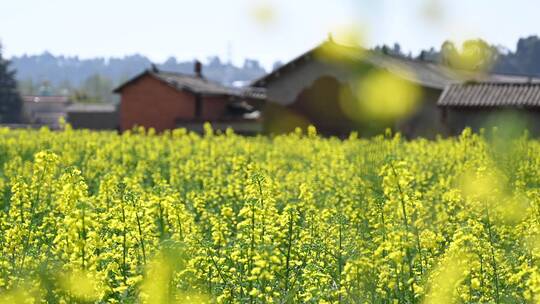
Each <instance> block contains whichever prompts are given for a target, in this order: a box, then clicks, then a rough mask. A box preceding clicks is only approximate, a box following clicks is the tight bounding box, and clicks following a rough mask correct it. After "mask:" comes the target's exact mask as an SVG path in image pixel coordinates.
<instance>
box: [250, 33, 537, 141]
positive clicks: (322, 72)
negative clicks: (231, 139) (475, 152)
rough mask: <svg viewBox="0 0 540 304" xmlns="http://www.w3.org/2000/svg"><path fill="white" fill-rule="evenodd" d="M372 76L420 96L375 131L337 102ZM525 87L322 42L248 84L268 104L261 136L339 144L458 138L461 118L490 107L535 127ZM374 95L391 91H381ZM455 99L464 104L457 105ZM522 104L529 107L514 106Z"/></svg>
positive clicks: (529, 89) (512, 79) (530, 91)
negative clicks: (312, 136)
mask: <svg viewBox="0 0 540 304" xmlns="http://www.w3.org/2000/svg"><path fill="white" fill-rule="evenodd" d="M377 71H383V72H384V73H388V74H391V75H393V77H397V78H399V79H402V80H403V82H405V83H410V84H411V85H413V86H415V87H417V88H419V89H420V90H421V94H420V96H421V100H420V101H419V103H418V107H416V108H415V110H414V111H413V112H412V113H410V114H409V115H408V116H406V117H403V118H401V119H399V120H395V121H392V122H388V121H386V122H384V123H382V124H380V123H378V122H376V121H371V120H369V119H367V120H364V121H358V120H355V119H354V118H351V113H350V107H348V106H347V105H345V106H344V103H346V102H348V101H347V100H345V99H346V98H345V97H344V96H349V95H353V94H355V93H357V92H358V91H359V83H361V82H362V80H364V79H366V77H368V76H369V75H372V73H374V72H377ZM531 81H532V80H531V79H530V78H529V77H524V76H513V75H496V74H478V73H472V72H467V71H462V70H455V69H451V68H449V67H446V66H442V65H440V64H437V63H433V62H427V61H422V60H415V59H408V58H402V57H397V56H392V55H387V54H384V53H381V52H374V51H368V50H364V49H361V48H357V47H348V46H342V45H338V44H336V43H335V42H334V41H333V40H331V39H329V40H328V41H326V42H324V43H322V44H321V45H319V46H317V47H315V48H314V49H312V50H309V51H308V52H306V53H304V54H302V55H300V56H299V57H297V58H295V59H294V60H292V61H290V62H288V63H286V64H284V65H282V66H280V67H278V68H277V69H275V70H274V71H273V72H271V73H269V74H267V75H266V76H264V77H262V78H260V79H258V80H256V81H254V82H253V83H252V86H254V87H260V88H264V89H266V95H267V100H268V102H267V103H266V106H265V108H264V111H263V115H264V120H265V130H266V131H267V132H269V133H280V132H289V131H291V130H293V129H294V128H295V127H297V126H300V127H302V126H306V125H308V124H313V125H315V126H316V127H317V129H318V131H319V132H320V133H322V134H326V135H337V136H347V135H348V134H349V133H350V132H351V131H359V133H360V135H368V136H369V135H373V134H379V133H381V132H383V131H384V129H385V128H388V127H390V128H392V129H394V130H395V131H400V132H402V134H404V135H405V136H407V137H428V138H433V137H434V136H435V135H436V134H448V135H454V134H459V133H460V132H461V130H462V129H463V128H464V127H466V126H467V125H468V124H469V123H471V124H472V123H473V122H472V120H473V119H476V118H465V117H466V116H471V117H478V113H479V111H482V112H486V110H487V109H492V108H494V107H495V106H504V107H522V108H523V109H526V111H527V113H528V114H527V115H533V116H534V117H536V118H535V119H536V121H540V117H538V116H535V115H537V114H536V113H538V112H537V110H536V109H538V106H539V105H540V103H538V98H540V95H538V94H535V93H536V90H537V85H536V84H535V85H531V84H529V83H530V82H531ZM472 83H476V84H474V85H473V84H472ZM518 87H519V88H521V89H516V88H518ZM377 89H378V90H392V89H391V88H387V87H385V86H382V87H380V88H377ZM443 92H444V93H443ZM392 93H393V92H391V91H389V94H392ZM462 93H466V95H467V96H463V97H462V96H461V95H460V94H462ZM529 95H531V96H529ZM479 96H482V98H483V99H482V100H484V103H483V104H482V105H478V104H475V102H476V98H477V97H479ZM402 97H403V96H399V95H398V94H397V93H396V96H395V99H396V101H397V102H399V100H400V98H402ZM524 97H526V98H529V99H530V100H534V101H531V103H529V104H527V105H525V104H522V103H521V102H522V100H523V99H522V98H524ZM529 99H527V100H529ZM449 100H452V101H451V102H450V101H449ZM461 101H463V102H464V103H459V102H461ZM533 108H534V109H535V110H534V111H532V109H533ZM361 114H362V113H360V115H361Z"/></svg>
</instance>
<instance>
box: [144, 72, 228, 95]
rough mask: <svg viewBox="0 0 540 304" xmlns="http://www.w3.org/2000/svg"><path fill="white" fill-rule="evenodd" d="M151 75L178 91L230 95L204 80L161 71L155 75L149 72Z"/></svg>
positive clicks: (223, 89) (221, 87) (221, 86)
mask: <svg viewBox="0 0 540 304" xmlns="http://www.w3.org/2000/svg"><path fill="white" fill-rule="evenodd" d="M151 74H152V75H154V76H156V77H158V78H159V79H161V80H163V81H165V82H167V83H169V84H170V85H172V86H173V87H175V88H177V89H179V90H187V91H190V92H193V93H198V94H215V95H228V94H229V93H230V90H229V88H227V87H225V86H223V85H221V84H219V83H217V82H213V81H210V80H207V79H206V78H201V77H197V76H192V75H187V74H180V73H170V72H161V71H160V72H157V73H156V72H151Z"/></svg>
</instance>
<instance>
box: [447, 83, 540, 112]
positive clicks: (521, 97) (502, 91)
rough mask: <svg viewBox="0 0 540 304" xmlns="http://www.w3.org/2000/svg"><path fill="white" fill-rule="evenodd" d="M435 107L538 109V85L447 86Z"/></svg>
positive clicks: (539, 97) (466, 84)
mask: <svg viewBox="0 0 540 304" xmlns="http://www.w3.org/2000/svg"><path fill="white" fill-rule="evenodd" d="M437 105H439V106H444V107H540V83H538V82H531V83H510V82H506V83H500V82H482V83H464V84H455V85H449V86H448V87H447V88H446V89H445V90H444V92H443V94H442V95H441V97H440V98H439V100H438V102H437Z"/></svg>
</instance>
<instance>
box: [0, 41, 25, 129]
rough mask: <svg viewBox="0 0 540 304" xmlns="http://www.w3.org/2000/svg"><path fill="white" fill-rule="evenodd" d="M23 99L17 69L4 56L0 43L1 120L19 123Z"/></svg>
mask: <svg viewBox="0 0 540 304" xmlns="http://www.w3.org/2000/svg"><path fill="white" fill-rule="evenodd" d="M21 108H22V100H21V96H20V95H19V92H18V91H17V81H16V80H15V71H13V70H11V69H10V62H9V61H8V60H6V59H4V58H3V56H2V46H1V45H0V122H3V123H18V122H19V121H20V118H21Z"/></svg>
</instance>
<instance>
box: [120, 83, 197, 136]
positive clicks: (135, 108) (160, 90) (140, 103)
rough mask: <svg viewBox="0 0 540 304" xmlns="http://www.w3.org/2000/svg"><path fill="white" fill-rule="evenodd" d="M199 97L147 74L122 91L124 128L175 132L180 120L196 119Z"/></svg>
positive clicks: (121, 120) (121, 125)
mask: <svg viewBox="0 0 540 304" xmlns="http://www.w3.org/2000/svg"><path fill="white" fill-rule="evenodd" d="M194 113H195V97H194V96H193V95H192V94H190V93H187V92H181V91H178V90H175V89H174V88H171V87H169V86H168V85H167V84H165V83H163V82H161V81H159V80H157V79H155V78H153V77H152V76H149V75H146V76H143V77H142V78H141V79H139V80H137V81H136V82H135V83H132V84H130V85H128V86H126V87H125V88H124V89H123V90H122V98H121V104H120V128H121V129H122V131H124V130H129V129H131V128H133V126H135V125H137V126H144V127H146V128H150V127H152V128H155V129H156V131H163V130H166V129H174V128H175V126H176V120H177V119H182V120H190V119H193V116H194Z"/></svg>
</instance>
